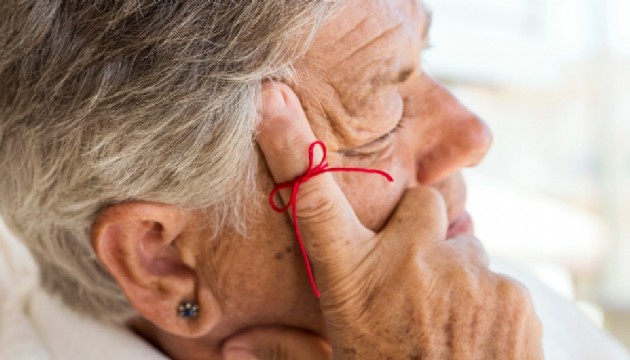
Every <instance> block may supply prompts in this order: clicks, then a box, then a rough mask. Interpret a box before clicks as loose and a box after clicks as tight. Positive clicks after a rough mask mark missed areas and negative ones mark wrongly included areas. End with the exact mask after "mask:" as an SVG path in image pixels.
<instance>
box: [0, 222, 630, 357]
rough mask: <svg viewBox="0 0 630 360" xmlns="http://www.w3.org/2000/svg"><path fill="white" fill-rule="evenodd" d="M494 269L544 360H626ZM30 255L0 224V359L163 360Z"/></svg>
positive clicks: (523, 277) (559, 308)
mask: <svg viewBox="0 0 630 360" xmlns="http://www.w3.org/2000/svg"><path fill="white" fill-rule="evenodd" d="M492 267H493V269H494V270H495V271H498V272H502V273H505V274H508V275H510V276H512V277H514V278H517V279H519V280H520V281H521V282H523V283H524V284H525V285H526V286H527V287H528V288H529V290H530V292H531V294H532V297H533V299H534V304H535V306H536V310H537V312H538V314H539V316H540V317H541V319H542V321H543V325H544V328H545V335H544V349H545V357H546V359H548V360H603V359H606V360H630V357H628V355H627V354H626V352H625V351H624V350H623V348H622V347H621V346H619V345H618V344H617V343H616V342H615V341H614V340H613V339H612V338H611V337H609V336H608V335H606V334H605V333H603V332H602V331H600V330H598V329H597V328H595V327H594V326H593V325H592V324H591V323H590V322H589V321H588V320H587V319H586V318H584V317H583V316H582V315H581V314H580V313H579V312H578V311H577V310H576V308H575V306H574V305H573V304H571V303H569V302H567V301H565V300H564V299H562V298H560V297H559V296H557V295H556V294H554V293H553V292H552V291H550V290H548V289H547V288H546V287H545V286H544V285H542V284H541V283H540V282H539V281H538V280H537V279H536V278H534V277H533V276H531V275H528V274H526V273H524V272H523V271H521V270H520V269H517V268H515V267H514V266H512V265H510V264H507V263H504V262H501V261H498V260H493V262H492ZM36 284H37V276H36V271H35V267H34V264H33V262H32V259H31V258H30V255H29V254H28V252H27V251H25V249H24V248H23V247H22V246H21V245H20V244H18V243H17V242H16V241H15V240H14V239H11V237H10V236H9V235H8V234H7V233H6V231H5V232H4V233H3V229H2V223H1V222H0V360H56V359H63V360H67V359H86V360H105V359H107V360H109V359H117V360H126V359H129V360H132V359H133V360H136V359H147V360H158V359H159V360H166V359H167V358H166V357H165V356H164V355H163V354H161V353H160V352H158V351H157V350H155V349H154V348H153V347H152V346H151V345H149V344H147V343H146V342H144V340H142V339H140V338H139V337H137V336H135V335H134V334H133V333H132V332H130V331H129V330H127V329H126V328H124V327H114V326H109V325H104V324H101V323H98V322H95V321H93V320H90V319H87V318H84V317H81V316H79V315H78V314H76V313H74V312H73V311H71V310H69V309H68V308H66V307H65V306H63V305H62V304H61V303H60V302H59V301H58V300H56V299H55V298H52V297H51V296H49V295H47V294H46V293H44V292H43V291H42V290H41V289H39V288H38V287H37V285H36Z"/></svg>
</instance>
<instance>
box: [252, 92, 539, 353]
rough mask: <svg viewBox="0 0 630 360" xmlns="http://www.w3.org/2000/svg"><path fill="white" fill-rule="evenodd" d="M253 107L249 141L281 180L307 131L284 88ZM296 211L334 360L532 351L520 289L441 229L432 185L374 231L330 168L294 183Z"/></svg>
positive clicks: (295, 161) (411, 194) (411, 193)
mask: <svg viewBox="0 0 630 360" xmlns="http://www.w3.org/2000/svg"><path fill="white" fill-rule="evenodd" d="M263 106H264V113H263V118H262V120H261V124H260V127H259V130H260V134H259V137H258V144H259V146H260V148H261V150H262V152H263V154H264V156H265V160H266V162H267V165H268V167H269V169H270V171H271V174H272V176H273V177H274V180H275V181H276V183H282V182H285V181H289V180H292V179H293V178H295V177H296V176H298V175H301V174H302V173H303V172H304V171H305V169H306V164H307V154H306V149H307V148H308V146H309V145H310V144H311V143H312V142H313V141H315V136H314V135H313V132H312V130H311V128H310V126H309V123H308V120H307V119H306V116H305V114H304V112H303V110H302V107H301V105H300V102H299V100H298V98H297V96H296V95H295V94H294V93H293V91H292V90H291V89H290V88H289V87H288V86H286V85H284V84H278V83H274V84H266V88H265V92H264V100H263ZM320 157H321V154H320ZM316 161H317V160H316ZM282 196H283V200H284V201H287V200H288V198H289V196H290V194H288V193H283V194H282ZM297 214H298V224H299V227H300V231H301V233H302V236H303V239H304V241H305V244H306V248H307V251H308V254H309V257H310V260H311V263H312V265H313V269H314V273H315V277H316V279H317V284H318V287H319V290H320V292H321V299H320V300H321V309H322V313H323V316H324V320H325V322H326V325H327V330H328V336H329V341H330V343H331V345H332V349H333V357H334V359H385V358H392V359H423V360H429V359H502V360H504V359H542V358H543V355H542V346H541V326H540V323H539V321H538V319H537V317H536V315H535V313H534V309H533V306H532V303H531V300H530V298H529V295H528V293H527V291H526V290H525V289H524V288H523V287H521V286H520V285H519V284H517V283H516V282H514V281H513V280H511V279H509V278H507V277H504V276H501V275H497V274H495V273H492V272H491V271H490V270H489V269H488V259H487V256H486V253H485V251H484V249H483V246H482V245H481V243H480V242H479V240H477V239H476V238H475V237H473V236H470V235H462V236H458V237H456V238H454V239H448V240H446V239H445V236H446V235H445V234H446V228H447V218H446V210H445V204H444V202H443V199H442V197H441V196H440V195H439V194H438V193H437V192H436V191H435V190H433V189H432V188H430V187H426V186H419V187H416V188H412V189H409V190H407V192H406V193H405V194H404V196H403V198H402V200H401V202H400V203H399V205H398V208H397V209H396V211H395V213H394V214H393V216H392V217H391V219H390V220H389V223H388V224H387V226H386V227H385V229H384V230H383V231H381V232H380V233H378V234H376V233H374V232H372V231H371V230H369V229H367V228H365V227H364V226H363V225H362V224H361V222H360V221H359V219H358V218H357V216H356V214H355V213H354V211H353V209H352V207H351V206H350V204H349V203H348V201H347V199H346V198H345V196H344V194H343V193H342V192H341V190H340V188H339V187H338V185H337V184H336V183H335V181H334V179H333V178H332V176H331V175H330V174H323V175H320V176H318V177H316V178H312V179H311V180H309V181H308V182H306V183H304V184H303V185H302V187H301V188H300V193H299V197H298V203H297Z"/></svg>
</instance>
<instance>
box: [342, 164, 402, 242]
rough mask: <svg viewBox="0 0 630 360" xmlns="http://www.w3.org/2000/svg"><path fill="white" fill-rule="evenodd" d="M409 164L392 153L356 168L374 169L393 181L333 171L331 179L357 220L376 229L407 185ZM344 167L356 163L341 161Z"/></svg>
mask: <svg viewBox="0 0 630 360" xmlns="http://www.w3.org/2000/svg"><path fill="white" fill-rule="evenodd" d="M409 165H410V164H405V162H404V161H402V159H401V158H400V157H397V156H396V154H393V155H392V156H391V158H390V159H388V160H387V161H383V162H379V163H377V164H373V165H360V167H368V168H375V169H379V170H383V171H385V172H387V173H389V174H390V175H391V176H392V177H393V178H394V182H389V181H387V179H385V178H384V177H382V176H381V175H377V174H363V173H351V172H349V173H336V174H335V179H336V180H337V183H338V184H339V186H340V188H341V190H342V191H343V193H344V194H345V195H346V198H347V199H348V201H349V202H350V205H352V208H353V209H354V211H355V212H356V214H357V216H358V217H359V220H361V222H362V223H363V225H365V226H366V227H367V228H369V229H370V230H372V231H380V230H382V229H383V227H384V226H385V225H386V223H387V220H388V219H389V217H390V215H391V214H392V213H393V212H394V210H395V209H396V206H397V205H398V202H399V201H400V198H401V197H402V195H403V193H404V191H405V189H406V188H407V187H408V184H409V180H410V175H411V174H410V172H409V169H410V166H409ZM344 166H358V165H356V164H355V165H353V164H345V165H344Z"/></svg>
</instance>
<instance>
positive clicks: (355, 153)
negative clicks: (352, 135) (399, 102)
mask: <svg viewBox="0 0 630 360" xmlns="http://www.w3.org/2000/svg"><path fill="white" fill-rule="evenodd" d="M403 120H404V114H403V116H402V117H401V118H400V120H399V121H398V123H396V126H395V127H394V128H393V129H392V130H390V131H389V132H387V133H386V134H383V135H382V136H380V137H379V138H377V139H375V140H373V141H371V142H369V143H367V144H365V145H361V146H359V147H356V148H353V149H347V150H342V151H340V153H341V154H343V155H344V156H347V157H360V158H365V157H371V156H376V155H378V154H379V153H380V152H383V151H384V150H386V149H387V148H389V147H390V145H392V141H391V140H392V138H393V137H394V135H395V134H396V133H397V132H398V131H400V129H402V128H403V125H404V124H403V123H404V122H403Z"/></svg>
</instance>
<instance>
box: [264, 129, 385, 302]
mask: <svg viewBox="0 0 630 360" xmlns="http://www.w3.org/2000/svg"><path fill="white" fill-rule="evenodd" d="M317 145H319V146H320V147H321V148H322V151H323V153H324V155H323V156H322V160H321V161H320V163H319V164H317V166H315V167H313V152H314V150H315V146H317ZM334 171H345V172H362V173H368V174H379V175H382V176H384V177H385V178H387V180H389V181H394V178H393V177H392V176H391V175H389V174H388V173H386V172H384V171H381V170H376V169H364V168H329V167H328V163H327V162H326V145H324V143H323V142H321V141H315V142H313V143H312V144H311V145H310V146H309V148H308V169H306V172H305V173H304V174H303V175H301V176H298V177H296V178H295V179H293V180H292V181H287V182H284V183H282V184H278V185H276V187H275V188H274V189H273V190H272V191H271V194H269V205H271V207H272V208H273V209H274V210H275V211H277V212H279V213H282V212H285V211H287V210H288V209H289V208H291V217H292V218H293V229H294V230H295V235H296V236H297V240H298V243H299V244H300V250H301V251H302V257H303V258H304V263H305V264H306V272H307V273H308V279H309V281H310V283H311V287H312V288H313V292H314V293H315V296H316V297H317V298H318V299H319V290H318V289H317V284H315V277H314V276H313V269H312V268H311V262H310V261H309V259H308V254H307V253H306V248H305V247H304V241H302V235H301V234H300V229H299V228H298V223H297V209H296V208H297V194H298V191H299V190H300V185H302V184H303V183H305V182H307V181H308V180H310V179H311V178H314V177H315V176H318V175H321V174H323V173H327V172H334ZM289 188H292V189H293V191H292V193H291V199H290V200H289V202H288V204H287V205H286V206H285V207H282V208H281V207H278V206H276V202H275V197H276V193H278V191H280V190H282V189H289Z"/></svg>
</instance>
